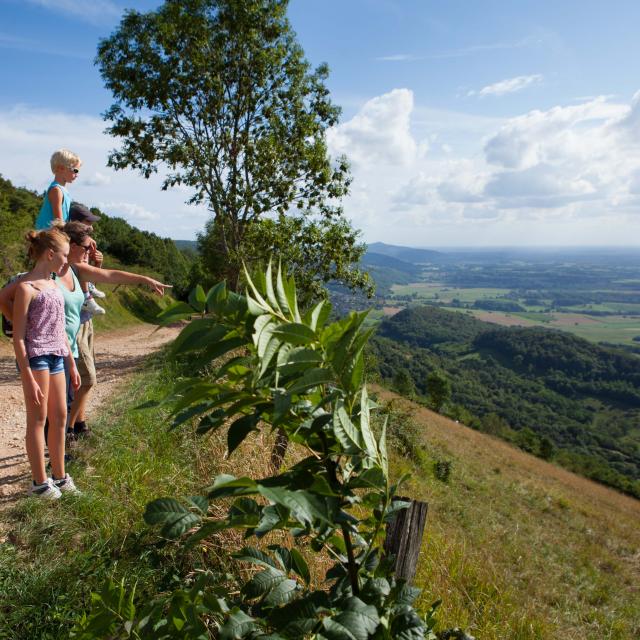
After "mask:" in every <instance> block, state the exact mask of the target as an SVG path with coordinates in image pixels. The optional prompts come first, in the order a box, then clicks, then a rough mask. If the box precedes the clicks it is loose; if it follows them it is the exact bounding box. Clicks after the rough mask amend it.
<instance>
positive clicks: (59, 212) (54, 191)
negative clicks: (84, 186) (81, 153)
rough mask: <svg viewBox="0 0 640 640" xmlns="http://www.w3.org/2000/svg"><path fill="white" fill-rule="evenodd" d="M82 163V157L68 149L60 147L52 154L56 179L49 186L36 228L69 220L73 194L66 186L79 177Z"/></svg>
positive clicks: (52, 165)
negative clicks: (55, 221)
mask: <svg viewBox="0 0 640 640" xmlns="http://www.w3.org/2000/svg"><path fill="white" fill-rule="evenodd" d="M81 165H82V162H81V160H80V158H79V157H78V156H77V155H76V154H75V153H73V152H72V151H68V150H67V149H60V150H58V151H56V152H55V153H54V154H53V155H52V156H51V171H53V176H54V180H53V182H52V183H51V184H50V185H49V187H48V188H47V193H46V194H45V197H44V201H43V202H42V207H41V208H40V213H39V214H38V217H37V218H36V229H38V230H40V229H47V228H48V227H49V226H50V225H51V223H52V222H53V221H54V220H61V221H62V222H65V223H66V222H68V221H69V208H70V207H71V196H70V195H69V192H68V191H67V189H66V186H67V185H68V184H70V183H72V182H73V181H74V180H75V179H76V178H77V177H78V172H79V171H80V167H81Z"/></svg>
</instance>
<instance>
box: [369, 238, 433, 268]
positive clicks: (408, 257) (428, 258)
mask: <svg viewBox="0 0 640 640" xmlns="http://www.w3.org/2000/svg"><path fill="white" fill-rule="evenodd" d="M367 250H368V252H369V251H370V252H371V253H378V254H382V255H385V256H390V257H391V258H397V259H398V260H402V261H404V262H410V263H412V264H424V263H428V262H437V261H438V260H440V259H442V258H444V257H445V256H444V254H443V253H441V252H440V251H433V250H431V249H415V248H413V247H401V246H398V245H393V244H385V243H384V242H374V243H372V244H370V245H368V247H367Z"/></svg>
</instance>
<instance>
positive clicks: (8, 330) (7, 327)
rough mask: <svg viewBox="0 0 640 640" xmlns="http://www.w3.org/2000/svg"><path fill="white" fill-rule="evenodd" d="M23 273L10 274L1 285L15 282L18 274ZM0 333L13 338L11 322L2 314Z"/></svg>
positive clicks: (21, 274)
mask: <svg viewBox="0 0 640 640" xmlns="http://www.w3.org/2000/svg"><path fill="white" fill-rule="evenodd" d="M25 273H27V271H22V272H21V273H16V275H15V276H11V277H10V278H9V280H7V282H5V284H4V285H3V286H5V287H6V286H7V285H8V284H11V283H12V282H15V281H16V280H17V279H18V278H19V277H20V276H23V275H24V274H25ZM2 333H4V335H5V336H7V338H13V323H12V322H11V321H10V320H9V319H7V318H5V317H4V315H3V316H2Z"/></svg>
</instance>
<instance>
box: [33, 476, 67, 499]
mask: <svg viewBox="0 0 640 640" xmlns="http://www.w3.org/2000/svg"><path fill="white" fill-rule="evenodd" d="M29 495H30V496H35V497H36V498H43V499H45V500H58V499H59V498H60V497H61V496H62V492H61V491H60V489H59V488H58V487H56V485H55V484H54V483H53V480H52V479H51V478H47V479H46V480H45V481H44V482H43V483H42V484H35V483H34V482H32V483H31V487H29Z"/></svg>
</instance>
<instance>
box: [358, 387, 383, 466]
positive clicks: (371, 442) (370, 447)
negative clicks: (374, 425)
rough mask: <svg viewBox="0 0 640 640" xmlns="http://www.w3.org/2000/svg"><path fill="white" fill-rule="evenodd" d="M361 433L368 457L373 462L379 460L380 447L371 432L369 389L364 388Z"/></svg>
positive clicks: (361, 401)
mask: <svg viewBox="0 0 640 640" xmlns="http://www.w3.org/2000/svg"><path fill="white" fill-rule="evenodd" d="M360 432H361V433H362V439H363V441H364V446H365V448H366V450H367V455H368V456H369V457H370V458H372V459H373V460H377V459H378V458H379V455H378V445H377V444H376V439H375V437H374V435H373V431H372V430H371V415H370V413H369V396H368V395H367V388H366V387H365V386H363V387H362V393H361V395H360Z"/></svg>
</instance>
